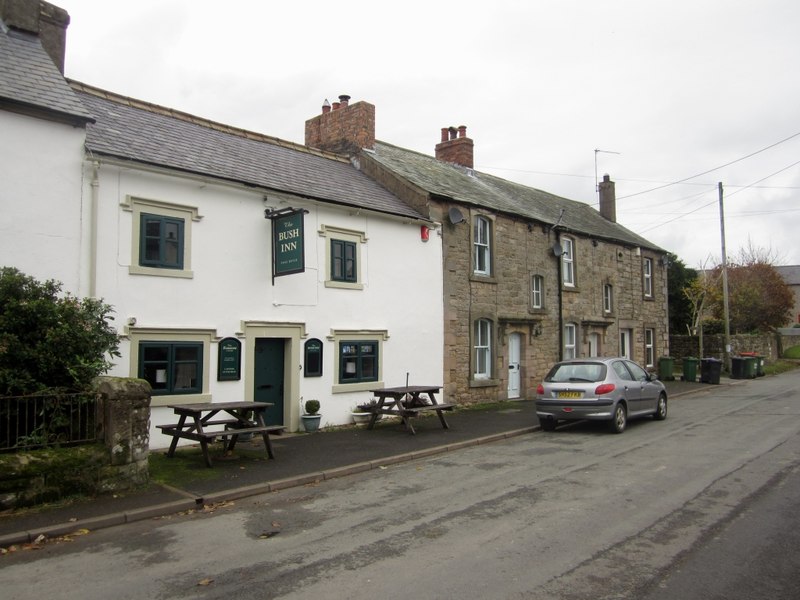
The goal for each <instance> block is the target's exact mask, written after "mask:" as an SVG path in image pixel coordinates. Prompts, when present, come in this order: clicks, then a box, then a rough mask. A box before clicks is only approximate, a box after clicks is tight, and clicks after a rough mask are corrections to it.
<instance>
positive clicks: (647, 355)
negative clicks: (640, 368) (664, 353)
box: [644, 329, 656, 367]
mask: <svg viewBox="0 0 800 600" xmlns="http://www.w3.org/2000/svg"><path fill="white" fill-rule="evenodd" d="M644 362H645V366H646V367H654V366H655V364H656V330H655V329H645V330H644Z"/></svg>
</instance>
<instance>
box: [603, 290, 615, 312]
mask: <svg viewBox="0 0 800 600" xmlns="http://www.w3.org/2000/svg"><path fill="white" fill-rule="evenodd" d="M603 312H604V313H606V314H610V313H612V312H614V286H613V285H611V284H610V283H604V284H603Z"/></svg>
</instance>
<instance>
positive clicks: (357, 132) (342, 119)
mask: <svg viewBox="0 0 800 600" xmlns="http://www.w3.org/2000/svg"><path fill="white" fill-rule="evenodd" d="M306 146H309V147H311V148H317V149H319V150H327V151H329V152H337V153H340V154H355V153H357V152H358V151H359V150H361V149H362V148H374V147H375V106H374V105H372V104H370V103H369V102H356V103H355V104H350V96H347V95H341V96H339V101H338V102H334V103H333V105H331V104H329V103H328V101H327V100H325V102H324V103H323V105H322V113H321V114H319V115H317V116H316V117H314V118H313V119H309V120H308V121H306Z"/></svg>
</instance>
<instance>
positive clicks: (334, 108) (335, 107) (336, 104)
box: [333, 102, 341, 110]
mask: <svg viewBox="0 0 800 600" xmlns="http://www.w3.org/2000/svg"><path fill="white" fill-rule="evenodd" d="M340 106H341V104H340V103H339V102H334V103H333V110H339V107H340Z"/></svg>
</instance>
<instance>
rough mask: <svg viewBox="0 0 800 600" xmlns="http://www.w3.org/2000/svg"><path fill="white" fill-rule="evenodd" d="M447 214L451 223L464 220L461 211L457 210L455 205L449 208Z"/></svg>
mask: <svg viewBox="0 0 800 600" xmlns="http://www.w3.org/2000/svg"><path fill="white" fill-rule="evenodd" d="M447 216H448V218H449V219H450V222H451V223H452V224H453V225H455V224H457V223H461V222H462V221H463V220H464V215H462V214H461V211H460V210H458V209H457V208H456V207H455V206H453V207H452V208H451V209H450V211H449V212H448V213H447Z"/></svg>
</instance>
